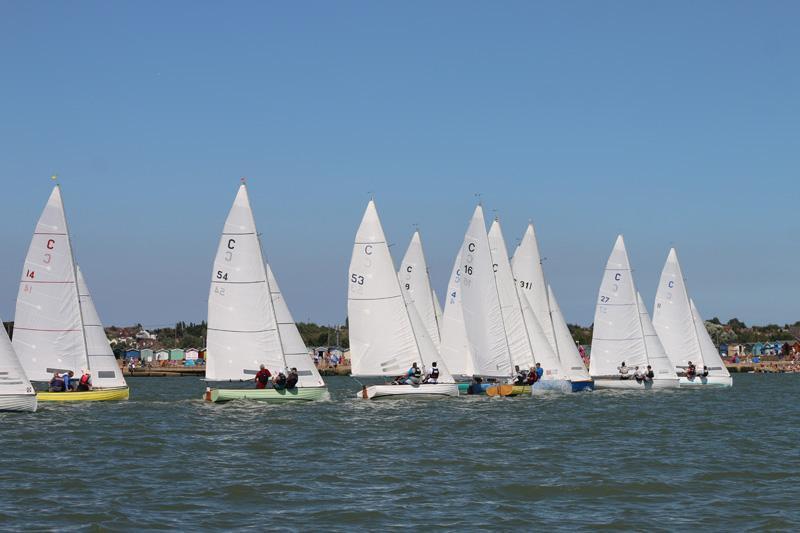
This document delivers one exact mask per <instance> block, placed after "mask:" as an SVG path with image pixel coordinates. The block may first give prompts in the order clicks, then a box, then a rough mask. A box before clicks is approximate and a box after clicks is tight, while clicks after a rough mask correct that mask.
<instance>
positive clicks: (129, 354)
mask: <svg viewBox="0 0 800 533" xmlns="http://www.w3.org/2000/svg"><path fill="white" fill-rule="evenodd" d="M141 356H142V352H140V351H139V350H135V349H132V350H125V359H128V360H130V359H139V358H140V357H141Z"/></svg>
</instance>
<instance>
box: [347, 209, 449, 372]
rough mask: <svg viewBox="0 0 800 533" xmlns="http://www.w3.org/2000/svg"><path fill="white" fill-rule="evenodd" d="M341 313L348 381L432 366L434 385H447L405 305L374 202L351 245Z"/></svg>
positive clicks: (423, 331) (441, 365)
mask: <svg viewBox="0 0 800 533" xmlns="http://www.w3.org/2000/svg"><path fill="white" fill-rule="evenodd" d="M348 285H349V289H348V296H347V314H348V319H349V325H350V357H351V359H352V373H353V375H354V376H397V375H399V374H402V373H404V372H405V371H406V370H408V368H409V367H410V366H411V365H412V363H415V362H416V363H418V364H419V365H420V366H421V367H423V368H426V367H429V366H430V365H431V363H433V362H437V366H438V367H439V372H440V379H439V382H440V383H444V382H448V381H450V380H452V378H451V377H450V374H449V373H448V371H447V368H446V365H445V364H444V362H443V361H441V360H439V359H440V358H439V357H438V353H437V351H436V347H435V346H434V344H433V341H432V340H431V338H430V335H429V334H428V332H427V328H426V327H425V325H424V324H423V322H422V319H421V318H420V316H419V313H417V311H416V308H415V306H414V305H413V304H409V303H407V302H406V300H405V298H404V297H403V294H402V292H401V289H400V281H399V280H398V277H397V272H396V271H395V269H394V263H393V261H392V256H391V253H390V252H389V246H388V244H387V242H386V237H385V235H384V233H383V227H382V226H381V222H380V218H379V217H378V211H377V209H376V208H375V202H373V201H371V200H370V202H369V204H367V209H366V210H365V211H364V216H363V218H362V219H361V225H360V226H359V228H358V231H357V233H356V238H355V242H354V244H353V255H352V257H351V260H350V269H349V272H348Z"/></svg>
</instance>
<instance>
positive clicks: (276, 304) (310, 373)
mask: <svg viewBox="0 0 800 533" xmlns="http://www.w3.org/2000/svg"><path fill="white" fill-rule="evenodd" d="M267 280H268V282H269V289H270V294H271V295H272V306H273V309H274V310H275V318H276V320H277V323H278V331H279V332H280V339H281V346H282V348H283V355H284V357H285V359H286V367H287V368H292V367H294V368H297V374H298V376H299V380H298V382H297V386H298V387H323V386H325V382H324V381H323V380H322V377H321V376H320V375H319V371H318V370H317V367H316V365H315V364H314V360H313V359H311V356H310V355H309V352H308V348H307V347H306V344H305V342H303V337H301V336H300V331H298V329H297V324H295V321H294V318H292V313H291V312H290V311H289V306H288V304H287V303H286V300H285V299H284V297H283V294H282V293H281V289H280V287H279V286H278V281H277V280H276V279H275V274H274V273H273V272H272V268H271V267H270V265H269V263H267Z"/></svg>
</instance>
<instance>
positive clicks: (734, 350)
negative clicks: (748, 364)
mask: <svg viewBox="0 0 800 533" xmlns="http://www.w3.org/2000/svg"><path fill="white" fill-rule="evenodd" d="M740 355H742V347H741V346H740V345H739V344H729V345H728V357H739V356H740Z"/></svg>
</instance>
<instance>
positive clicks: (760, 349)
mask: <svg viewBox="0 0 800 533" xmlns="http://www.w3.org/2000/svg"><path fill="white" fill-rule="evenodd" d="M763 353H764V343H761V342H757V343H755V344H754V345H753V355H761V354H763Z"/></svg>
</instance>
